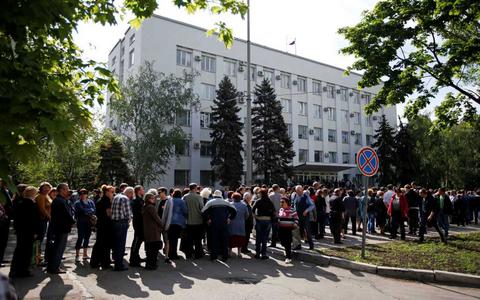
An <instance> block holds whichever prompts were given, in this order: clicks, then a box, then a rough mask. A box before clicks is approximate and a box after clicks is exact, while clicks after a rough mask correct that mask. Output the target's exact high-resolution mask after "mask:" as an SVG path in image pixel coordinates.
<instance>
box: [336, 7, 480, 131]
mask: <svg viewBox="0 0 480 300" xmlns="http://www.w3.org/2000/svg"><path fill="white" fill-rule="evenodd" d="M479 22H480V5H479V2H478V0H437V1H433V0H382V1H380V2H378V3H377V4H376V5H375V7H374V8H373V9H372V10H371V11H368V12H366V13H365V14H364V15H363V18H362V20H361V21H360V23H358V24H357V25H355V26H353V27H345V28H341V29H340V30H339V33H340V34H342V35H343V36H344V37H345V38H346V39H347V40H348V41H349V42H350V45H349V46H347V47H345V48H343V49H342V53H344V54H349V55H354V56H355V57H356V59H357V60H356V61H355V62H354V63H353V65H352V66H351V67H350V68H349V71H350V70H360V71H363V76H362V79H361V80H360V82H359V86H360V87H362V88H363V87H371V86H375V85H379V84H381V83H382V81H383V85H382V86H381V89H380V91H379V93H378V94H377V95H376V97H375V98H374V99H373V100H372V102H371V103H370V104H369V105H367V107H366V111H367V112H368V113H371V112H373V111H376V110H378V109H379V108H380V107H381V106H382V105H386V104H397V103H403V102H405V101H406V99H407V98H408V97H409V96H411V95H413V94H416V95H418V97H417V98H416V100H415V101H410V102H409V107H408V109H407V110H406V112H407V116H408V117H409V119H412V118H414V117H415V116H416V115H417V114H418V112H419V110H421V109H423V108H425V107H426V105H427V104H428V103H429V102H430V99H432V98H433V97H435V95H436V94H437V93H438V91H439V90H440V89H442V88H450V89H453V90H455V92H456V93H457V95H456V96H449V97H447V99H446V101H447V102H449V104H446V106H447V107H451V102H454V103H455V105H457V104H460V105H462V104H465V103H466V102H468V101H473V102H476V103H480V88H479V80H478V78H480V77H479V74H480V73H479V63H480V47H479V45H480V26H479ZM443 116H445V117H449V116H448V114H444V115H443ZM440 122H445V120H444V119H442V120H440Z"/></svg>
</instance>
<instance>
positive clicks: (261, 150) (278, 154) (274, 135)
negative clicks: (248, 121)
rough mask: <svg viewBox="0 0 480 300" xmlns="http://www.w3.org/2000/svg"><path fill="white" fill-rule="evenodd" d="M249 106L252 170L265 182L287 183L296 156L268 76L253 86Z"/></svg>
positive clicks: (280, 107)
mask: <svg viewBox="0 0 480 300" xmlns="http://www.w3.org/2000/svg"><path fill="white" fill-rule="evenodd" d="M254 93H255V100H254V101H253V108H252V145H253V149H255V150H254V151H253V153H252V158H253V162H254V164H255V173H256V174H257V175H263V182H264V183H266V184H272V183H277V184H282V185H284V184H285V183H286V177H287V176H290V175H291V173H292V169H291V168H292V167H291V166H290V163H291V161H292V159H293V157H294V156H295V152H294V151H293V149H292V146H293V141H292V139H291V138H290V137H289V135H288V130H287V125H286V124H285V121H284V119H283V116H282V105H281V104H280V101H278V100H277V96H276V95H275V90H274V89H273V88H272V86H271V85H270V82H269V81H268V80H267V79H264V80H263V81H262V83H261V84H260V85H257V86H256V87H255V92H254Z"/></svg>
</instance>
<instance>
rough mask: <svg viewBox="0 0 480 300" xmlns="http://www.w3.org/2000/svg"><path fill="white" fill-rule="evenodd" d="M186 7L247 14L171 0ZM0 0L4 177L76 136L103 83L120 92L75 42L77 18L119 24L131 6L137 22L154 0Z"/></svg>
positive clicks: (227, 38)
mask: <svg viewBox="0 0 480 300" xmlns="http://www.w3.org/2000/svg"><path fill="white" fill-rule="evenodd" d="M173 2H174V3H175V4H176V5H177V6H179V7H183V8H187V10H188V11H191V12H195V11H197V10H210V11H212V12H214V13H216V14H219V13H225V12H228V13H232V14H239V15H240V16H242V17H243V16H244V15H245V13H246V12H247V7H246V5H245V4H244V3H243V2H241V1H237V0H220V1H214V2H210V1H205V0H188V1H183V0H174V1H173ZM115 4H116V3H115V2H114V1H112V0H97V1H86V0H80V1H72V0H64V1H59V0H51V1H45V0H38V1H21V2H19V1H15V0H4V1H1V2H0V111H1V112H2V126H1V127H0V177H2V178H4V179H7V174H9V173H11V172H13V171H14V170H13V169H12V168H11V166H12V165H15V164H17V162H21V163H28V162H29V161H31V159H33V158H35V157H36V156H37V155H39V156H40V157H41V158H42V156H44V153H42V151H44V150H45V149H42V147H43V146H44V145H45V144H49V145H50V141H51V142H53V143H54V144H55V145H57V146H58V147H59V148H64V147H68V145H67V143H74V142H75V137H74V136H75V133H76V132H79V131H80V130H84V129H88V127H89V126H90V125H91V118H92V116H91V112H90V110H89V108H90V107H91V106H92V105H93V104H94V103H95V102H97V103H100V104H101V103H102V102H103V100H104V99H103V98H104V93H103V92H104V91H105V89H108V90H109V91H110V92H111V93H112V94H113V95H116V94H118V92H119V89H118V85H117V82H116V81H115V79H114V78H113V77H112V74H111V73H110V71H108V70H107V69H105V66H104V65H103V64H101V63H97V62H95V61H84V60H82V59H81V51H80V50H79V49H78V47H77V45H75V43H74V42H73V32H74V31H75V30H76V29H77V27H78V25H79V23H80V22H85V21H92V22H95V23H100V24H111V25H113V24H116V17H117V16H119V15H120V16H124V15H125V14H126V12H127V11H130V12H133V14H134V15H135V16H136V19H135V20H134V21H133V22H132V24H136V25H138V24H140V22H141V20H143V19H145V18H147V17H150V16H151V15H152V13H153V12H154V10H155V9H156V8H157V6H158V4H157V1H155V0H124V1H123V5H121V6H118V5H115ZM214 31H215V32H217V33H218V34H219V38H220V39H223V41H224V42H225V45H226V46H231V44H232V42H233V36H232V34H231V30H230V29H229V28H228V27H227V26H226V25H225V24H223V23H220V24H217V29H215V30H214Z"/></svg>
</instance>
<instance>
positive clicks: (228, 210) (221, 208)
mask: <svg viewBox="0 0 480 300" xmlns="http://www.w3.org/2000/svg"><path fill="white" fill-rule="evenodd" d="M202 215H203V218H204V219H205V220H206V223H207V224H208V225H209V226H211V232H212V248H211V252H210V259H211V260H216V259H217V257H218V255H221V256H222V261H226V260H227V259H228V226H227V225H228V223H229V222H230V220H233V219H234V218H235V216H236V215H237V210H236V209H235V207H234V206H233V204H231V203H230V202H229V201H227V200H225V199H223V196H222V192H221V191H218V190H217V191H215V192H214V193H213V199H212V200H209V201H208V202H207V204H205V206H204V207H203V208H202Z"/></svg>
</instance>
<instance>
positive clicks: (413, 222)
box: [405, 184, 421, 235]
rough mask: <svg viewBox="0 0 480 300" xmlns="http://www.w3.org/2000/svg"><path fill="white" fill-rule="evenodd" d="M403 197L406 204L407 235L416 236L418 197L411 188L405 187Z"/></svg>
mask: <svg viewBox="0 0 480 300" xmlns="http://www.w3.org/2000/svg"><path fill="white" fill-rule="evenodd" d="M405 190H406V193H405V197H406V198H407V202H408V234H413V235H417V229H418V213H419V209H420V201H421V200H420V196H419V195H418V194H417V193H416V192H415V191H414V190H413V189H412V186H411V185H409V184H407V185H405Z"/></svg>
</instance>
